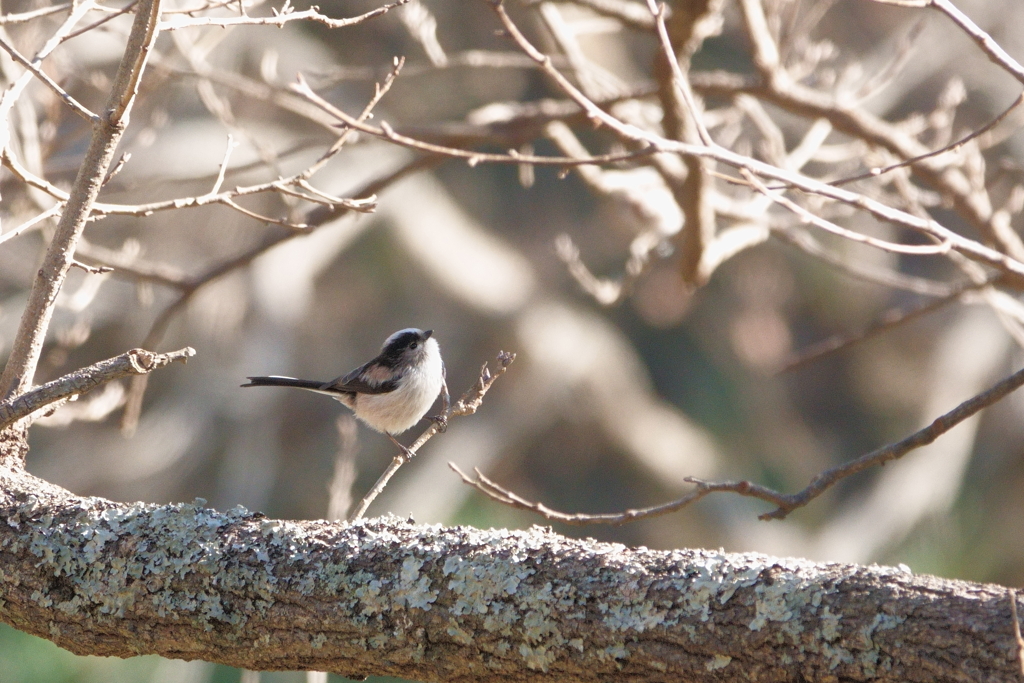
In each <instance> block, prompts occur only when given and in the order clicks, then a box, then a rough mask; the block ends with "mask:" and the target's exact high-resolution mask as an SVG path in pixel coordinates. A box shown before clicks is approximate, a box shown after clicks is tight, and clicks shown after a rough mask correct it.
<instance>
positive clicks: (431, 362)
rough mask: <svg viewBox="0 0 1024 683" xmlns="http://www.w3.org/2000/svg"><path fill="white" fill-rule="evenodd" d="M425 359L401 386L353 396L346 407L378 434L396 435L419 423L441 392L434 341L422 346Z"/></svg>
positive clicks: (441, 370)
mask: <svg viewBox="0 0 1024 683" xmlns="http://www.w3.org/2000/svg"><path fill="white" fill-rule="evenodd" d="M424 351H425V353H426V358H425V359H424V362H423V363H422V364H420V365H419V366H417V367H416V368H414V369H412V370H410V371H409V372H408V373H407V374H406V375H405V377H403V378H402V382H401V386H400V387H399V388H398V389H395V390H394V391H392V392H389V393H387V394H357V395H356V397H355V401H354V405H352V406H350V407H351V408H352V410H353V412H354V413H355V414H356V417H358V418H359V419H360V420H362V421H363V422H365V423H366V424H367V425H368V426H369V427H372V428H373V429H376V430H377V431H378V432H388V433H389V434H398V433H400V432H404V431H405V430H407V429H409V428H410V427H412V426H413V425H414V424H416V423H417V422H419V421H420V419H422V417H423V416H424V415H426V414H427V411H428V410H430V406H432V405H433V404H434V401H435V400H436V399H437V395H438V394H439V393H441V384H442V382H443V378H444V375H443V373H444V366H443V365H442V363H441V349H440V347H439V346H438V345H437V341H436V340H434V339H428V340H427V341H426V344H425V345H424Z"/></svg>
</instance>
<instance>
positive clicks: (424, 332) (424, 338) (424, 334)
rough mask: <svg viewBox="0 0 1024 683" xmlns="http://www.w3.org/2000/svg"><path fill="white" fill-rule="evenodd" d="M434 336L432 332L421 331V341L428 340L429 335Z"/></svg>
mask: <svg viewBox="0 0 1024 683" xmlns="http://www.w3.org/2000/svg"><path fill="white" fill-rule="evenodd" d="M432 334H434V331H433V330H423V341H426V340H428V339H430V335H432Z"/></svg>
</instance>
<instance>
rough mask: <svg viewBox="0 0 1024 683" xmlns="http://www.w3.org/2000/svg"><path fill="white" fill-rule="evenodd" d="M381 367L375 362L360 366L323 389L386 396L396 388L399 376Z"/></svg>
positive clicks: (327, 384) (328, 383)
mask: <svg viewBox="0 0 1024 683" xmlns="http://www.w3.org/2000/svg"><path fill="white" fill-rule="evenodd" d="M393 373H394V371H393V370H391V369H389V368H386V367H383V366H381V365H380V364H378V363H376V362H375V361H370V362H369V363H367V364H366V365H362V366H360V367H358V368H356V369H355V370H353V371H352V372H350V373H348V374H347V375H343V376H341V377H339V378H338V379H335V380H332V381H330V382H327V383H326V384H324V385H323V389H326V390H328V391H353V392H355V393H357V394H387V393H389V392H392V391H394V390H395V389H397V388H398V380H399V379H401V376H400V375H394V374H393Z"/></svg>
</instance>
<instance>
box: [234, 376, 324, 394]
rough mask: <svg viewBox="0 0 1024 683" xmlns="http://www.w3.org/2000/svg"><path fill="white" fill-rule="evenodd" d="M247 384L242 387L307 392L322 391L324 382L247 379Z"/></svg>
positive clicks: (262, 378) (266, 378)
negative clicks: (292, 389)
mask: <svg viewBox="0 0 1024 683" xmlns="http://www.w3.org/2000/svg"><path fill="white" fill-rule="evenodd" d="M246 379H248V380H249V383H248V384H243V385H242V386H243V387H295V388H296V389H308V390H309V391H319V392H322V393H329V392H326V391H324V382H317V381H315V380H311V379H295V378H294V377H277V376H271V377H247V378H246Z"/></svg>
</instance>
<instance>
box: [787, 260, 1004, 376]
mask: <svg viewBox="0 0 1024 683" xmlns="http://www.w3.org/2000/svg"><path fill="white" fill-rule="evenodd" d="M997 277H998V276H994V277H990V278H988V279H986V280H984V281H982V282H973V281H966V282H964V283H962V284H960V285H959V286H957V287H955V288H954V289H953V291H951V292H950V293H949V294H947V295H946V296H943V297H942V298H940V299H938V300H936V301H931V302H929V303H928V304H925V305H924V306H919V307H917V308H914V309H912V310H909V311H904V310H902V309H891V310H889V311H886V312H885V313H883V314H882V315H881V316H879V319H878V322H876V323H875V324H873V325H871V326H870V327H868V328H867V329H865V330H863V331H861V332H859V333H857V334H849V335H834V336H832V337H829V338H828V339H825V340H823V341H820V342H818V343H816V344H812V345H811V346H809V347H807V348H805V349H802V350H800V351H798V352H796V353H794V354H793V355H792V356H791V357H790V358H788V359H787V360H786V361H785V362H783V364H782V367H781V368H779V370H778V374H782V373H784V372H790V371H792V370H796V369H797V368H801V367H803V366H805V365H808V364H809V363H813V362H816V361H819V360H821V359H822V358H826V357H828V356H832V355H834V354H836V353H838V352H840V351H844V350H846V349H849V348H850V347H852V346H854V345H855V344H859V343H861V342H864V341H867V340H869V339H873V338H874V337H876V336H878V335H879V334H881V333H883V332H888V331H889V330H892V329H894V328H896V327H898V326H900V325H904V324H906V323H909V322H911V321H913V320H917V319H918V318H922V317H924V316H926V315H928V314H929V313H934V312H935V311H938V310H940V309H942V308H944V307H946V306H948V305H949V304H951V303H955V302H957V301H959V300H960V297H961V296H963V295H964V293H966V292H968V291H971V290H975V289H980V288H982V287H986V286H988V285H990V284H992V283H993V282H994V281H995V280H996V279H997Z"/></svg>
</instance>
